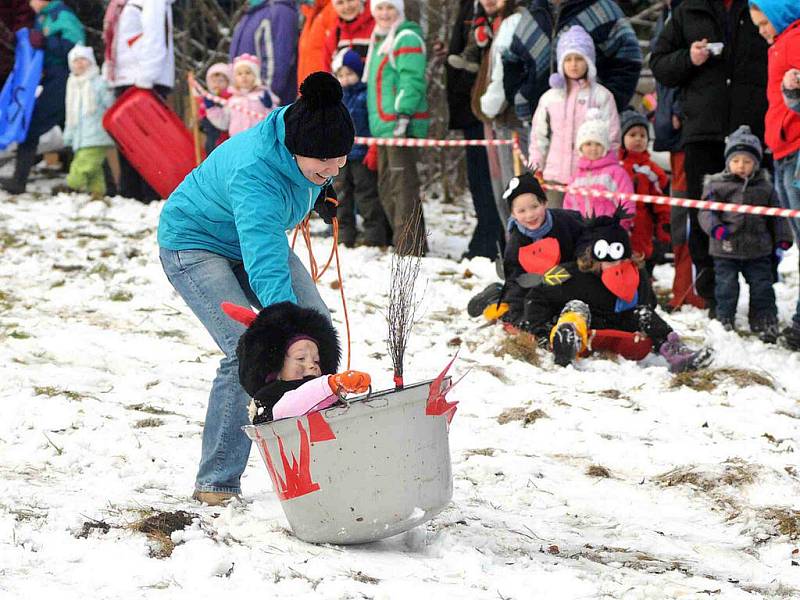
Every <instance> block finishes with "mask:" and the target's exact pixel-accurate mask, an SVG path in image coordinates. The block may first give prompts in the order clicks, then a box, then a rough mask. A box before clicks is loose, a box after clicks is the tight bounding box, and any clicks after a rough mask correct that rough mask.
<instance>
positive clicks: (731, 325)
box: [717, 315, 755, 331]
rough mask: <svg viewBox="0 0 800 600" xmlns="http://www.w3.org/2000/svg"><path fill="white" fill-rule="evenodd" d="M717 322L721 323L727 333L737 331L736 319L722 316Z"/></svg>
mask: <svg viewBox="0 0 800 600" xmlns="http://www.w3.org/2000/svg"><path fill="white" fill-rule="evenodd" d="M717 321H719V322H720V325H722V328H723V329H724V330H725V331H736V319H735V318H734V317H723V316H721V315H717ZM753 331H755V330H753Z"/></svg>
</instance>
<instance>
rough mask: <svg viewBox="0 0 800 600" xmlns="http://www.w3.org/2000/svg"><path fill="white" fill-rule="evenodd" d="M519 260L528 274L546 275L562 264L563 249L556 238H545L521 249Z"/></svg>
mask: <svg viewBox="0 0 800 600" xmlns="http://www.w3.org/2000/svg"><path fill="white" fill-rule="evenodd" d="M518 258H519V264H521V265H522V268H523V269H525V272H526V273H536V274H537V275H544V274H545V273H546V272H547V271H548V270H549V269H552V268H553V267H555V266H556V265H557V264H558V263H559V262H561V247H560V246H559V245H558V240H557V239H556V238H550V237H548V238H544V239H541V240H539V241H537V242H534V243H533V244H528V245H527V246H523V247H522V248H520V249H519V255H518Z"/></svg>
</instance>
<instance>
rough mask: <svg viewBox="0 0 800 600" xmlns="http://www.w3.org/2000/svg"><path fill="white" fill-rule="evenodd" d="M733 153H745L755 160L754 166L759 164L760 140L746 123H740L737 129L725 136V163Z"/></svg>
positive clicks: (760, 153) (760, 154)
mask: <svg viewBox="0 0 800 600" xmlns="http://www.w3.org/2000/svg"><path fill="white" fill-rule="evenodd" d="M734 154H747V155H748V156H750V158H752V159H753V160H754V161H755V162H756V167H758V166H759V165H760V164H761V156H762V150H761V142H760V141H759V140H758V138H757V137H756V136H755V135H753V133H752V132H751V131H750V127H748V126H747V125H740V126H739V129H737V130H736V131H734V132H733V133H732V134H730V135H729V136H728V137H726V138H725V164H726V165H727V164H728V161H729V160H730V159H731V157H732V156H733V155H734Z"/></svg>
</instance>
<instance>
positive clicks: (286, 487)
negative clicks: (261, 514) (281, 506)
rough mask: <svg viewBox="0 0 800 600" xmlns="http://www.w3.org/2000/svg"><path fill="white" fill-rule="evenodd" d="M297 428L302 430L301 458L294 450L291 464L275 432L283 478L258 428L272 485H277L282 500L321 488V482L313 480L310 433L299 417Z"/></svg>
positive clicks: (259, 441)
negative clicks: (297, 457) (276, 468)
mask: <svg viewBox="0 0 800 600" xmlns="http://www.w3.org/2000/svg"><path fill="white" fill-rule="evenodd" d="M297 430H298V431H299V432H300V460H299V462H298V460H297V459H296V458H295V456H294V452H292V463H291V465H290V464H289V459H288V458H287V457H286V451H285V450H284V448H283V440H282V439H281V436H279V435H278V434H277V433H276V434H275V437H276V438H277V439H278V452H280V455H281V463H282V464H283V473H284V477H285V479H282V478H281V476H280V475H278V472H277V471H276V470H275V465H273V464H272V458H271V457H270V454H269V447H268V446H267V442H266V440H265V439H263V438H262V437H261V435H259V434H258V430H256V436H257V439H258V444H259V446H260V447H261V451H262V453H263V455H264V460H265V461H266V463H267V471H269V476H270V478H271V479H272V485H273V486H274V487H275V493H276V494H277V495H278V498H280V499H281V500H291V499H292V498H298V497H300V496H305V495H306V494H310V493H311V492H316V491H317V490H318V489H319V484H318V483H314V481H312V480H311V443H310V442H309V437H308V434H307V433H306V430H305V427H303V423H302V421H301V420H300V419H297Z"/></svg>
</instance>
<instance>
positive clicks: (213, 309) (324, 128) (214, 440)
mask: <svg viewBox="0 0 800 600" xmlns="http://www.w3.org/2000/svg"><path fill="white" fill-rule="evenodd" d="M300 93H301V96H300V98H299V99H298V100H297V101H296V102H294V103H293V104H290V105H289V106H287V107H283V108H279V109H277V110H274V111H272V112H271V113H270V114H269V115H268V116H267V118H266V119H264V120H263V121H261V122H260V123H259V124H257V125H255V126H254V127H251V128H250V129H248V130H247V131H243V132H242V133H240V134H239V135H236V136H233V137H232V138H231V139H230V140H228V141H227V142H225V143H224V144H222V145H221V146H220V147H219V148H217V149H216V150H214V152H212V153H211V155H210V156H209V157H208V158H207V159H206V160H205V161H203V163H201V164H200V166H198V167H197V168H195V169H194V170H193V171H192V172H191V173H189V175H187V176H186V178H185V179H184V180H183V182H182V183H181V184H180V185H179V186H178V187H177V189H176V190H175V191H174V192H172V194H171V195H170V197H169V200H168V201H167V203H166V204H165V205H164V209H163V210H162V212H161V218H160V221H159V225H158V243H159V246H160V258H161V264H162V266H163V268H164V272H165V273H166V275H167V278H168V279H169V281H170V283H171V284H172V285H173V287H174V288H175V289H176V291H177V292H178V293H179V294H180V295H181V297H182V298H183V299H184V300H185V301H186V303H187V304H188V306H189V307H190V308H191V310H192V311H193V312H194V314H195V315H196V316H197V318H198V319H199V320H200V322H201V323H202V324H203V326H204V327H205V328H206V329H207V330H208V332H209V334H210V335H211V337H212V338H213V339H214V341H215V342H216V343H217V345H218V346H219V348H220V350H222V352H223V354H224V356H223V357H222V360H221V362H220V366H219V369H218V370H217V374H216V377H215V379H214V383H213V384H212V386H211V393H210V395H209V403H208V413H207V415H206V420H205V426H204V428H203V445H202V453H201V459H200V467H199V470H198V473H197V477H196V481H195V493H194V497H195V498H196V499H198V500H199V501H201V502H206V503H208V504H221V503H223V502H225V501H227V500H229V499H231V498H232V497H234V496H235V495H237V494H239V493H240V491H241V483H240V479H241V475H242V473H243V472H244V469H245V466H246V465H247V458H248V456H249V454H250V441H249V440H248V438H247V436H246V435H245V434H244V432H242V430H241V427H242V426H243V425H246V424H247V423H248V415H247V406H248V403H249V399H248V396H247V393H246V392H245V391H244V390H243V389H242V386H241V385H240V382H239V365H238V360H237V357H236V345H237V341H238V340H239V337H240V336H241V335H242V333H243V332H244V326H243V325H242V324H240V323H237V322H235V321H233V320H231V319H228V318H227V317H226V316H225V314H224V313H223V311H222V309H221V307H220V305H221V303H222V302H231V303H233V304H237V305H239V306H254V307H256V308H259V309H260V308H263V307H267V306H270V305H273V304H276V303H278V302H292V303H295V304H298V305H299V306H302V307H305V308H312V309H315V310H316V311H318V312H319V313H320V314H322V315H323V316H324V317H325V318H326V319H328V320H330V313H329V311H328V308H327V306H325V303H324V302H323V301H322V298H321V297H320V295H319V292H318V291H317V288H316V285H315V284H314V282H313V281H312V279H311V276H310V275H309V274H308V271H306V269H305V267H304V266H303V264H302V263H301V262H300V259H299V258H297V256H296V255H295V254H294V252H293V251H292V250H291V248H290V247H289V242H288V240H287V238H286V231H287V230H290V229H292V228H294V227H295V226H296V225H297V224H298V223H300V222H301V221H302V220H303V219H305V218H306V216H308V214H309V211H310V210H311V209H312V208H314V209H315V210H316V211H317V212H318V213H319V214H320V215H321V216H323V219H325V220H326V222H328V223H330V222H332V218H333V217H334V216H335V214H336V208H335V204H334V203H331V202H329V201H328V200H327V198H328V195H327V193H326V188H327V187H328V186H329V184H330V181H331V179H332V178H334V177H336V175H338V174H339V170H340V169H341V168H342V167H343V166H344V165H345V163H346V161H347V155H348V154H349V153H350V150H351V148H352V146H353V138H354V135H355V132H354V130H353V120H352V119H351V118H350V114H349V113H348V112H347V108H346V107H345V106H344V104H342V101H341V99H342V89H341V86H340V85H339V82H337V81H336V79H335V78H334V77H333V76H332V75H330V74H328V73H315V74H313V75H311V76H309V77H308V79H306V80H305V81H304V82H303V84H302V85H301V86H300Z"/></svg>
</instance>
